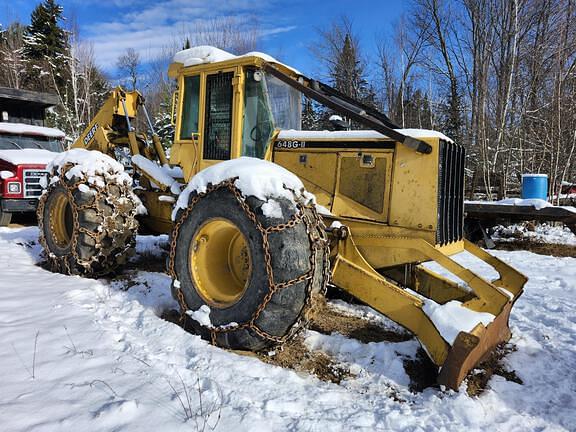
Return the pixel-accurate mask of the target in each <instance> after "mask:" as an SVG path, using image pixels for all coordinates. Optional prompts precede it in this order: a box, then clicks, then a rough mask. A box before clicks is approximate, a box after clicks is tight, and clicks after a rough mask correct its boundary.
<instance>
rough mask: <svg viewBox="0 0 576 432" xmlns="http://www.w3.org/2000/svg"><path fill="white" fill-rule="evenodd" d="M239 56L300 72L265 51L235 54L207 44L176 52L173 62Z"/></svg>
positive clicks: (214, 60)
mask: <svg viewBox="0 0 576 432" xmlns="http://www.w3.org/2000/svg"><path fill="white" fill-rule="evenodd" d="M239 57H259V58H261V59H262V60H264V61H266V62H268V63H277V64H281V65H283V66H285V67H287V68H288V69H291V70H292V71H294V72H296V73H297V74H298V75H301V73H300V72H299V71H297V70H296V69H294V68H292V67H290V66H288V65H285V64H283V63H281V62H279V61H278V60H276V59H275V58H274V57H272V56H269V55H268V54H265V53H261V52H258V51H251V52H248V53H246V54H242V55H240V56H237V55H234V54H231V53H229V52H227V51H224V50H221V49H220V48H216V47H213V46H209V45H201V46H197V47H192V48H188V49H185V50H182V51H179V52H177V53H176V54H175V55H174V63H182V64H183V65H184V67H187V66H196V65H199V64H206V63H217V62H223V61H227V60H232V59H235V58H239Z"/></svg>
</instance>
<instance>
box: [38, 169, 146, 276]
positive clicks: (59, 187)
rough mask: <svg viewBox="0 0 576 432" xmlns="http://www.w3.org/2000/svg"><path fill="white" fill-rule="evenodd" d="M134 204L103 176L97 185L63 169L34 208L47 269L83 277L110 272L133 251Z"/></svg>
mask: <svg viewBox="0 0 576 432" xmlns="http://www.w3.org/2000/svg"><path fill="white" fill-rule="evenodd" d="M70 168H72V166H69V167H68V169H70ZM55 174H56V173H53V175H55ZM136 208H137V203H136V202H135V200H134V198H133V194H132V192H131V187H130V186H128V185H125V184H118V183H116V182H114V181H113V180H109V181H108V184H106V185H105V186H103V187H98V186H95V185H92V184H89V183H88V182H87V181H80V182H79V181H78V180H77V179H75V178H74V179H73V180H69V179H67V178H66V175H65V172H63V173H62V174H61V175H60V177H59V180H58V181H57V182H56V183H53V184H52V185H50V186H49V187H48V189H47V191H46V193H45V194H44V195H42V197H41V198H40V201H39V204H38V210H37V216H38V227H39V230H40V244H41V245H42V246H43V248H44V251H45V255H46V258H47V260H48V263H49V265H50V267H51V269H52V271H55V272H58V273H64V274H75V275H82V276H88V277H96V276H102V275H107V274H110V273H112V272H114V271H115V270H116V269H117V268H118V267H119V266H120V265H122V264H124V263H125V262H126V261H127V259H128V258H129V257H130V256H131V255H132V254H133V251H134V245H135V239H136V232H137V230H138V222H137V220H136Z"/></svg>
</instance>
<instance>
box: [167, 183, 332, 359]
mask: <svg viewBox="0 0 576 432" xmlns="http://www.w3.org/2000/svg"><path fill="white" fill-rule="evenodd" d="M273 199H274V201H275V202H276V203H274V205H276V204H277V205H278V206H279V207H277V208H280V209H281V215H280V214H279V213H280V212H278V211H276V212H274V213H273V216H270V213H269V216H266V215H265V214H264V213H265V212H263V205H264V204H265V203H266V201H262V200H260V199H258V198H256V197H253V196H249V197H243V196H242V195H241V193H240V191H239V190H238V189H237V188H236V187H235V186H234V184H233V182H232V181H231V180H228V181H224V182H222V183H220V184H218V185H216V186H213V187H210V188H209V189H208V191H207V192H206V193H201V194H194V193H192V194H191V196H190V198H189V202H188V207H187V209H185V210H179V212H178V215H177V219H176V223H175V225H174V229H173V231H172V234H171V254H170V256H171V259H170V261H169V269H170V272H171V273H172V277H173V285H172V294H173V295H174V297H175V298H176V300H178V301H179V304H180V308H181V313H182V318H183V319H185V323H184V324H185V327H187V328H188V329H191V330H193V331H194V332H196V333H198V334H200V335H201V336H202V337H204V338H206V339H209V340H211V342H212V343H214V344H216V345H219V346H222V347H225V348H230V349H240V350H251V351H258V350H262V349H265V348H269V347H270V346H272V345H274V344H278V343H281V342H283V341H285V340H286V339H288V338H290V337H291V336H292V335H294V334H295V333H296V331H297V330H298V329H299V328H301V327H303V326H304V324H305V322H306V320H307V318H308V316H307V315H308V314H307V312H308V310H309V308H310V305H311V299H312V295H313V294H314V293H316V292H320V291H323V290H325V287H326V283H327V279H328V278H327V274H328V265H329V264H328V246H327V241H326V234H325V232H324V225H323V223H322V221H321V219H320V217H319V216H318V215H317V213H316V210H315V208H314V207H313V205H306V204H304V203H302V202H298V201H296V202H298V204H294V203H293V202H292V201H291V200H289V199H286V198H276V197H274V198H273ZM268 202H269V205H270V200H269V201H268ZM204 306H208V307H209V308H210V309H209V311H210V312H209V322H208V321H206V320H205V319H204V320H203V319H198V315H197V314H198V313H201V312H202V311H204V313H205V312H206V311H207V309H206V308H205V307H204ZM197 311H200V312H197ZM189 316H192V318H193V319H190V318H188V317H189Z"/></svg>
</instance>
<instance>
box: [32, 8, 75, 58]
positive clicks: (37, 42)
mask: <svg viewBox="0 0 576 432" xmlns="http://www.w3.org/2000/svg"><path fill="white" fill-rule="evenodd" d="M62 13H63V9H62V6H60V5H58V4H57V3H56V2H55V1H54V0H44V2H43V3H40V4H39V5H38V6H36V9H34V11H32V15H31V16H30V25H29V26H28V28H27V30H26V34H25V42H26V49H25V53H26V56H27V57H28V58H29V59H31V60H41V59H44V58H49V59H57V58H58V57H59V56H64V55H65V54H66V53H67V50H68V38H67V34H66V31H65V30H64V29H63V28H62V27H60V25H59V22H60V21H62V19H63V18H62Z"/></svg>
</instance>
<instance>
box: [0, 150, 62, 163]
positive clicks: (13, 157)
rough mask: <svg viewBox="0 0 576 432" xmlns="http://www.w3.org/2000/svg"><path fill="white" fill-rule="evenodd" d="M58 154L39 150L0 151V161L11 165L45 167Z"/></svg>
mask: <svg viewBox="0 0 576 432" xmlns="http://www.w3.org/2000/svg"><path fill="white" fill-rule="evenodd" d="M58 154H59V153H55V152H51V151H48V150H41V149H22V150H16V149H14V150H0V159H2V160H5V161H6V162H8V163H11V164H13V165H25V164H38V165H46V164H48V163H50V162H52V161H53V160H54V158H55V157H56V156H58Z"/></svg>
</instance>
